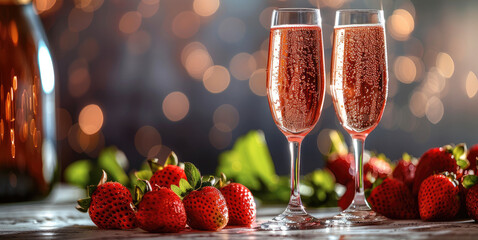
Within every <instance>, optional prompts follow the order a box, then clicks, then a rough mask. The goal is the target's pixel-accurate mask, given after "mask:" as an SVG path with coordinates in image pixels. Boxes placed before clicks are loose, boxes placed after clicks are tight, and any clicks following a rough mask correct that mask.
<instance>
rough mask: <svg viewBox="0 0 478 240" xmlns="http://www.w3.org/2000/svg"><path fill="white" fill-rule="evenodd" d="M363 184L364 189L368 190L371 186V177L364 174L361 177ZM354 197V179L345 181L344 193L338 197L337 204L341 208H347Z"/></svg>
mask: <svg viewBox="0 0 478 240" xmlns="http://www.w3.org/2000/svg"><path fill="white" fill-rule="evenodd" d="M363 186H364V188H365V190H368V189H370V188H371V187H372V182H371V177H370V175H367V176H364V179H363ZM354 197H355V180H352V181H350V182H349V183H347V186H346V190H345V193H344V195H342V197H340V198H339V200H338V202H337V204H338V206H339V207H340V208H341V209H342V210H345V209H347V208H348V207H349V206H350V204H351V203H352V201H353V200H354Z"/></svg>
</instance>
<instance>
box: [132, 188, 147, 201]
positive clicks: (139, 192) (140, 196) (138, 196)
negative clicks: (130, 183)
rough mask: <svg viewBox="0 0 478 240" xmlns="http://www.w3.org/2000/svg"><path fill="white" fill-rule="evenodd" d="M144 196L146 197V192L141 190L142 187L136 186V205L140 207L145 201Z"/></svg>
mask: <svg viewBox="0 0 478 240" xmlns="http://www.w3.org/2000/svg"><path fill="white" fill-rule="evenodd" d="M143 196H144V192H143V190H142V189H141V187H139V186H135V187H134V195H133V202H134V205H138V204H139V203H140V202H141V200H142V199H143Z"/></svg>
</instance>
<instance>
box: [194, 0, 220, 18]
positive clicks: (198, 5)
mask: <svg viewBox="0 0 478 240" xmlns="http://www.w3.org/2000/svg"><path fill="white" fill-rule="evenodd" d="M219 5H220V2H219V0H194V2H193V9H194V12H196V13H197V14H198V15H199V16H202V17H208V16H211V15H213V14H214V13H215V12H216V11H217V9H218V8H219Z"/></svg>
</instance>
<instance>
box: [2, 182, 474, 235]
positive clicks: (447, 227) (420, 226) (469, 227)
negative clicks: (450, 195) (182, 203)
mask: <svg viewBox="0 0 478 240" xmlns="http://www.w3.org/2000/svg"><path fill="white" fill-rule="evenodd" d="M57 190H58V189H57ZM60 191H64V193H63V195H62V196H64V197H58V196H59V195H58V194H57V193H58V191H56V192H55V193H54V194H52V195H53V197H52V198H50V199H47V200H45V201H41V202H29V203H16V204H3V205H0V239H68V240H73V239H99V238H101V239H154V238H158V239H191V238H194V239H197V240H200V239H261V240H266V239H275V238H278V237H280V238H285V239H298V238H305V239H334V240H335V239H341V240H342V239H367V240H373V239H478V224H477V223H474V221H472V220H457V221H451V222H422V221H418V220H416V221H390V222H389V223H387V224H383V225H376V226H361V227H349V228H333V229H330V228H323V229H314V230H297V231H260V230H257V229H254V228H240V227H234V228H229V227H228V228H225V229H223V230H222V231H219V232H207V231H195V230H191V229H187V230H185V231H183V232H181V233H177V234H157V233H148V232H145V231H143V230H141V229H134V230H100V229H98V228H97V227H96V226H95V225H94V224H93V223H92V222H91V220H90V219H89V217H88V214H83V213H80V212H78V211H77V210H76V209H75V208H74V206H75V202H73V201H71V198H72V196H75V195H78V191H76V190H72V189H71V188H60ZM281 210H282V207H261V208H259V209H258V223H260V222H261V221H265V220H267V219H270V218H272V217H273V216H275V215H276V214H278V213H279V212H280V211H281ZM337 211H338V209H317V210H311V209H309V212H311V213H312V214H313V215H314V216H316V217H319V218H325V217H330V216H333V215H334V214H336V213H337Z"/></svg>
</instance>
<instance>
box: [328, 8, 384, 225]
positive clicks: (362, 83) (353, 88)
mask: <svg viewBox="0 0 478 240" xmlns="http://www.w3.org/2000/svg"><path fill="white" fill-rule="evenodd" d="M387 84H388V74H387V52H386V43H385V20H384V17H383V11H382V10H375V9H357V10H339V11H337V13H336V16H335V28H334V41H333V50H332V63H331V80H330V90H331V94H332V100H333V102H334V107H335V112H336V113H337V117H338V119H339V120H340V123H341V124H342V126H343V127H344V129H345V130H346V131H347V132H348V133H349V134H350V136H351V137H352V142H353V147H354V157H355V166H354V173H355V197H354V199H353V201H352V203H351V205H350V206H349V207H348V208H347V209H346V210H344V211H343V212H341V213H340V214H339V215H337V216H335V217H333V218H332V219H331V220H329V221H328V223H329V224H332V225H367V224H378V223H381V222H383V221H385V220H386V218H385V217H383V216H381V215H379V214H377V213H375V212H374V211H372V210H371V208H370V206H369V205H368V203H367V201H366V199H365V195H364V186H363V149H364V143H365V139H366V138H367V136H368V134H369V133H370V132H372V130H373V129H375V127H376V126H377V125H378V123H379V122H380V119H381V118H382V113H383V110H384V108H385V103H386V99H387V91H388V87H387Z"/></svg>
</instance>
